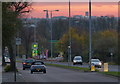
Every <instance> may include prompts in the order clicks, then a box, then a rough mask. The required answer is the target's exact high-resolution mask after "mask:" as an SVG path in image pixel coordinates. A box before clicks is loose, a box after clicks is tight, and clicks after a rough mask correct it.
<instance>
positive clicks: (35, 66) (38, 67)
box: [30, 61, 46, 74]
mask: <svg viewBox="0 0 120 84" xmlns="http://www.w3.org/2000/svg"><path fill="white" fill-rule="evenodd" d="M30 70H31V74H32V73H33V72H43V73H46V66H45V65H44V63H43V62H42V61H35V62H33V63H32V65H31V68H30Z"/></svg>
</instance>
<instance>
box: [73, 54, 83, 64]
mask: <svg viewBox="0 0 120 84" xmlns="http://www.w3.org/2000/svg"><path fill="white" fill-rule="evenodd" d="M75 64H81V65H82V64H83V61H82V57H81V56H75V57H74V59H73V65H75Z"/></svg>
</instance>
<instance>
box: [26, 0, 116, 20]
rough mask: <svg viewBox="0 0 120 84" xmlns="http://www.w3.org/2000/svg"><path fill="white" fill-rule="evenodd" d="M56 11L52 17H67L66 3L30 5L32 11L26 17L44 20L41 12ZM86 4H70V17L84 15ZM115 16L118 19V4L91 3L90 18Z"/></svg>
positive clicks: (43, 13)
mask: <svg viewBox="0 0 120 84" xmlns="http://www.w3.org/2000/svg"><path fill="white" fill-rule="evenodd" d="M45 9H46V10H56V9H58V10H59V11H58V12H53V17H54V16H68V3H67V2H37V3H32V11H31V12H30V13H29V14H27V17H34V18H45V12H43V10H45ZM88 9H89V8H88V3H87V2H78V3H77V2H72V3H71V15H72V16H73V15H83V16H84V15H85V12H86V11H88ZM111 15H112V16H115V17H118V3H116V2H99V3H98V2H93V3H92V16H111Z"/></svg>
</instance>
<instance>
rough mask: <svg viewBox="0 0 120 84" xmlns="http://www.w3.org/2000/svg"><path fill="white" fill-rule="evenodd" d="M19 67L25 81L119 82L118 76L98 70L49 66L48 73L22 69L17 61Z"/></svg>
mask: <svg viewBox="0 0 120 84" xmlns="http://www.w3.org/2000/svg"><path fill="white" fill-rule="evenodd" d="M17 68H18V70H19V72H20V74H19V75H21V76H22V77H23V78H24V80H25V82H118V79H117V78H114V77H109V76H105V75H102V74H99V73H96V72H80V71H72V70H68V69H63V68H58V67H51V66H47V73H46V74H43V73H42V72H35V73H34V74H30V70H29V69H26V70H22V64H20V63H17Z"/></svg>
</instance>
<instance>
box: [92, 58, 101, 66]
mask: <svg viewBox="0 0 120 84" xmlns="http://www.w3.org/2000/svg"><path fill="white" fill-rule="evenodd" d="M91 64H92V65H94V66H95V67H98V68H101V66H102V63H101V61H100V60H99V59H91Z"/></svg>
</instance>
